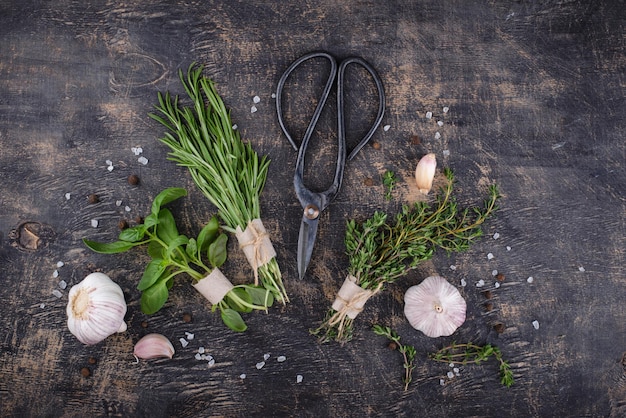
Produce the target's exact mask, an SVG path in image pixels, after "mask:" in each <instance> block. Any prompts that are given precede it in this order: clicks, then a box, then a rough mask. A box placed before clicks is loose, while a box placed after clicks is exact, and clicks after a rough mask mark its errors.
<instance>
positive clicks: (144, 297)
mask: <svg viewBox="0 0 626 418" xmlns="http://www.w3.org/2000/svg"><path fill="white" fill-rule="evenodd" d="M165 282H166V281H165V280H159V281H157V282H156V283H155V284H153V285H152V286H150V287H149V288H147V289H146V290H144V291H143V293H142V294H141V311H142V312H143V313H145V314H148V315H151V314H153V313H155V312H157V311H158V310H159V309H161V308H162V307H163V305H165V302H166V301H167V297H168V296H169V292H168V291H167V285H166V283H165Z"/></svg>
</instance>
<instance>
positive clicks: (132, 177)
mask: <svg viewBox="0 0 626 418" xmlns="http://www.w3.org/2000/svg"><path fill="white" fill-rule="evenodd" d="M128 184H130V185H132V186H136V185H138V184H139V176H137V175H136V174H131V175H130V176H128Z"/></svg>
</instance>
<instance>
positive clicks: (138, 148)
mask: <svg viewBox="0 0 626 418" xmlns="http://www.w3.org/2000/svg"><path fill="white" fill-rule="evenodd" d="M130 150H131V151H132V152H133V154H135V155H140V154H141V153H142V152H143V149H142V148H141V147H132V148H131V149H130Z"/></svg>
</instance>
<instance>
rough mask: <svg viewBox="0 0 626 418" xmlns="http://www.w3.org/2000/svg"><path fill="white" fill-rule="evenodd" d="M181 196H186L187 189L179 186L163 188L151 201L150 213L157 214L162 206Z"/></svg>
mask: <svg viewBox="0 0 626 418" xmlns="http://www.w3.org/2000/svg"><path fill="white" fill-rule="evenodd" d="M183 196H187V190H185V189H183V188H180V187H170V188H169V189H165V190H163V191H162V192H161V193H159V194H158V195H157V196H156V197H155V198H154V200H153V201H152V210H151V213H154V214H158V213H159V210H160V209H161V207H162V206H165V205H167V204H168V203H170V202H173V201H174V200H176V199H178V198H181V197H183Z"/></svg>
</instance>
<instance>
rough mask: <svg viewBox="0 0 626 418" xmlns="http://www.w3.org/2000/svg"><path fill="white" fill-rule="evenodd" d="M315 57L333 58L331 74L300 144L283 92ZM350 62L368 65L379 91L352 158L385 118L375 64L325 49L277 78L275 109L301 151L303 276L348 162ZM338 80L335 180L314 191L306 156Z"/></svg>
mask: <svg viewBox="0 0 626 418" xmlns="http://www.w3.org/2000/svg"><path fill="white" fill-rule="evenodd" d="M314 58H325V59H327V60H328V61H329V62H330V66H331V68H330V74H329V76H328V80H327V81H326V85H325V87H324V91H323V93H322V96H321V97H320V99H319V101H318V103H317V107H316V108H315V112H314V113H313V117H312V118H311V121H310V122H309V125H308V127H307V129H306V131H305V133H304V136H303V138H302V141H301V142H300V146H299V147H298V145H297V144H296V142H295V141H294V140H293V138H292V137H291V134H290V133H289V131H288V130H287V127H286V126H285V122H284V119H283V111H282V93H283V88H284V86H285V82H286V81H287V78H288V77H289V75H290V74H291V73H292V72H293V71H294V70H295V69H296V68H297V67H298V66H300V65H301V64H302V63H304V62H305V61H307V60H310V59H314ZM350 64H357V65H360V66H361V67H363V68H365V70H367V72H369V73H370V75H371V76H372V78H373V80H374V83H375V84H376V89H377V91H378V114H377V115H376V119H375V120H374V124H373V125H372V126H371V128H370V130H369V131H368V132H367V134H365V136H364V137H363V138H362V139H361V140H360V141H359V143H358V144H357V145H356V146H355V147H354V149H353V150H352V151H351V152H350V154H349V155H348V157H347V159H348V161H349V160H351V159H352V158H353V157H354V156H355V155H356V154H357V153H358V152H359V151H360V150H361V148H363V146H365V144H366V143H367V142H368V141H369V140H370V138H371V137H372V135H374V132H375V131H376V129H377V128H378V126H379V125H380V123H381V122H382V119H383V115H384V113H385V90H384V87H383V82H382V80H381V79H380V77H379V76H378V73H377V72H376V70H374V68H373V67H372V66H371V65H370V64H369V63H368V62H367V61H365V60H364V59H362V58H359V57H350V58H346V59H345V60H343V61H341V62H340V63H337V60H336V59H335V58H334V57H333V56H332V55H330V54H328V53H326V52H311V53H308V54H306V55H304V56H302V57H300V58H298V59H297V60H295V61H294V62H293V63H292V64H291V65H290V66H289V68H287V70H286V71H285V73H284V74H283V75H282V77H281V78H280V80H279V81H278V86H277V88H276V110H277V113H278V123H279V124H280V127H281V129H282V130H283V132H284V134H285V136H286V137H287V139H288V140H289V142H290V143H291V145H292V146H293V148H294V149H295V150H296V151H298V159H297V161H296V170H295V175H294V178H293V184H294V187H295V189H296V195H297V196H298V200H300V204H301V205H302V208H303V209H304V213H303V215H302V222H301V224H300V235H299V237H298V275H299V276H300V278H302V277H304V273H305V271H306V269H307V266H308V265H309V261H310V260H311V254H312V252H313V246H314V244H315V236H316V234H317V224H318V221H319V216H320V214H321V212H322V211H323V210H324V209H326V208H327V207H328V205H329V204H330V202H332V201H333V199H334V198H335V196H336V195H337V193H338V192H339V189H340V188H341V182H342V180H343V172H344V169H345V166H346V154H347V151H346V125H345V114H344V94H345V90H344V89H345V81H344V79H345V71H346V67H347V66H348V65H350ZM335 84H336V86H337V142H338V152H337V162H336V168H335V176H334V178H333V183H332V184H331V185H330V187H329V188H328V189H327V190H325V191H322V192H313V191H311V190H309V189H308V188H307V187H306V186H305V185H304V181H303V176H304V156H305V154H306V150H307V146H308V145H309V140H310V139H311V135H312V134H313V132H314V130H315V125H316V124H317V122H318V120H319V117H320V114H321V113H322V110H323V108H324V106H325V105H326V101H327V100H328V97H329V95H330V93H331V89H332V87H333V86H334V85H335Z"/></svg>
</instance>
